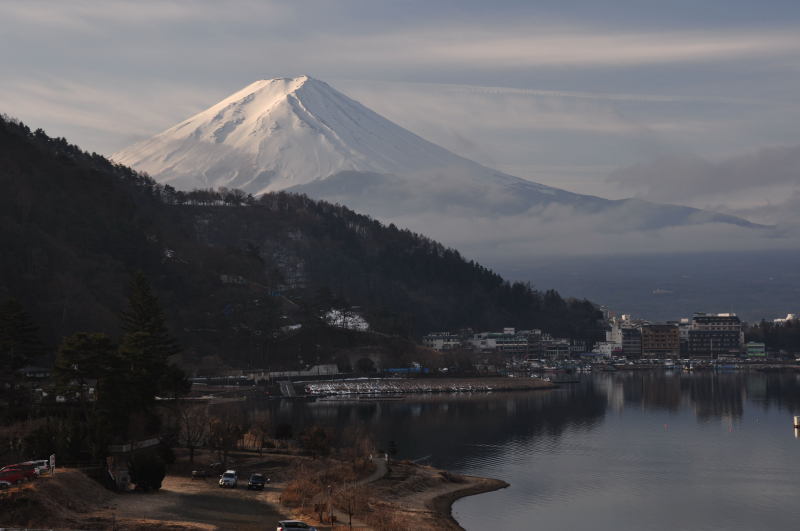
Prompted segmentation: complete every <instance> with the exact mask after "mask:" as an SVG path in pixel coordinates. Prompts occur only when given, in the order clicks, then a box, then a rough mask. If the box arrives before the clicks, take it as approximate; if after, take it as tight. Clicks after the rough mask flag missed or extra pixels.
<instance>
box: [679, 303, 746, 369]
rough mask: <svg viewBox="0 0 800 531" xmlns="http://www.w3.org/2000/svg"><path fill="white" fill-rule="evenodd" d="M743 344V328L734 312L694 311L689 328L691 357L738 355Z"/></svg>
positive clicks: (689, 353)
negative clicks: (712, 312)
mask: <svg viewBox="0 0 800 531" xmlns="http://www.w3.org/2000/svg"><path fill="white" fill-rule="evenodd" d="M742 345H744V328H743V326H742V322H741V320H740V319H739V318H738V317H737V316H736V314H735V313H717V314H706V313H696V314H694V317H692V326H691V328H690V329H689V345H688V346H689V348H688V355H689V357H691V358H719V357H728V356H738V355H740V354H741V352H742Z"/></svg>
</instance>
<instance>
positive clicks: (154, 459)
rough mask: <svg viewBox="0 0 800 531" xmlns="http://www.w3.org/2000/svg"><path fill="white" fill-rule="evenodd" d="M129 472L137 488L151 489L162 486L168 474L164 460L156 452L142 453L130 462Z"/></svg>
mask: <svg viewBox="0 0 800 531" xmlns="http://www.w3.org/2000/svg"><path fill="white" fill-rule="evenodd" d="M128 473H129V474H130V476H131V481H132V482H133V483H134V484H136V488H137V489H141V490H145V491H150V490H154V491H155V490H158V489H160V488H161V482H162V481H164V476H165V475H166V474H167V467H166V465H165V464H164V461H163V460H162V459H161V458H160V457H159V456H158V455H156V454H150V453H148V454H141V455H137V456H135V457H133V458H132V459H131V460H130V461H129V462H128Z"/></svg>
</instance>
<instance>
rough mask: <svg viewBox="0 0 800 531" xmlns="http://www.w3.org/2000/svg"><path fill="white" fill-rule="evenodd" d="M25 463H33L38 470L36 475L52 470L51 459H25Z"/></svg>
mask: <svg viewBox="0 0 800 531" xmlns="http://www.w3.org/2000/svg"><path fill="white" fill-rule="evenodd" d="M22 464H23V465H33V469H34V470H35V471H36V475H38V476H41V475H42V474H47V473H48V472H49V471H50V461H48V460H47V459H38V460H36V461H25V462H24V463H22Z"/></svg>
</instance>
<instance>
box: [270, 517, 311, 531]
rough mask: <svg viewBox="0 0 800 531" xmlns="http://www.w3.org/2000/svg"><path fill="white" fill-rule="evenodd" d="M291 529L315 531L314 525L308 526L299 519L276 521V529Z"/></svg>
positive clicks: (285, 530) (286, 530)
mask: <svg viewBox="0 0 800 531" xmlns="http://www.w3.org/2000/svg"><path fill="white" fill-rule="evenodd" d="M292 529H305V530H306V531H317V528H316V527H313V526H310V525H308V524H307V523H305V522H301V521H299V520H281V521H280V522H278V531H291V530H292Z"/></svg>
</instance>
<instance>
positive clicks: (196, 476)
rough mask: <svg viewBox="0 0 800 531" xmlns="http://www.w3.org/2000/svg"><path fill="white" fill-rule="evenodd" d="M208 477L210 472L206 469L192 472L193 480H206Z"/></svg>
mask: <svg viewBox="0 0 800 531" xmlns="http://www.w3.org/2000/svg"><path fill="white" fill-rule="evenodd" d="M207 477H208V472H207V471H206V470H204V469H202V468H201V469H200V470H192V479H206V478H207Z"/></svg>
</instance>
